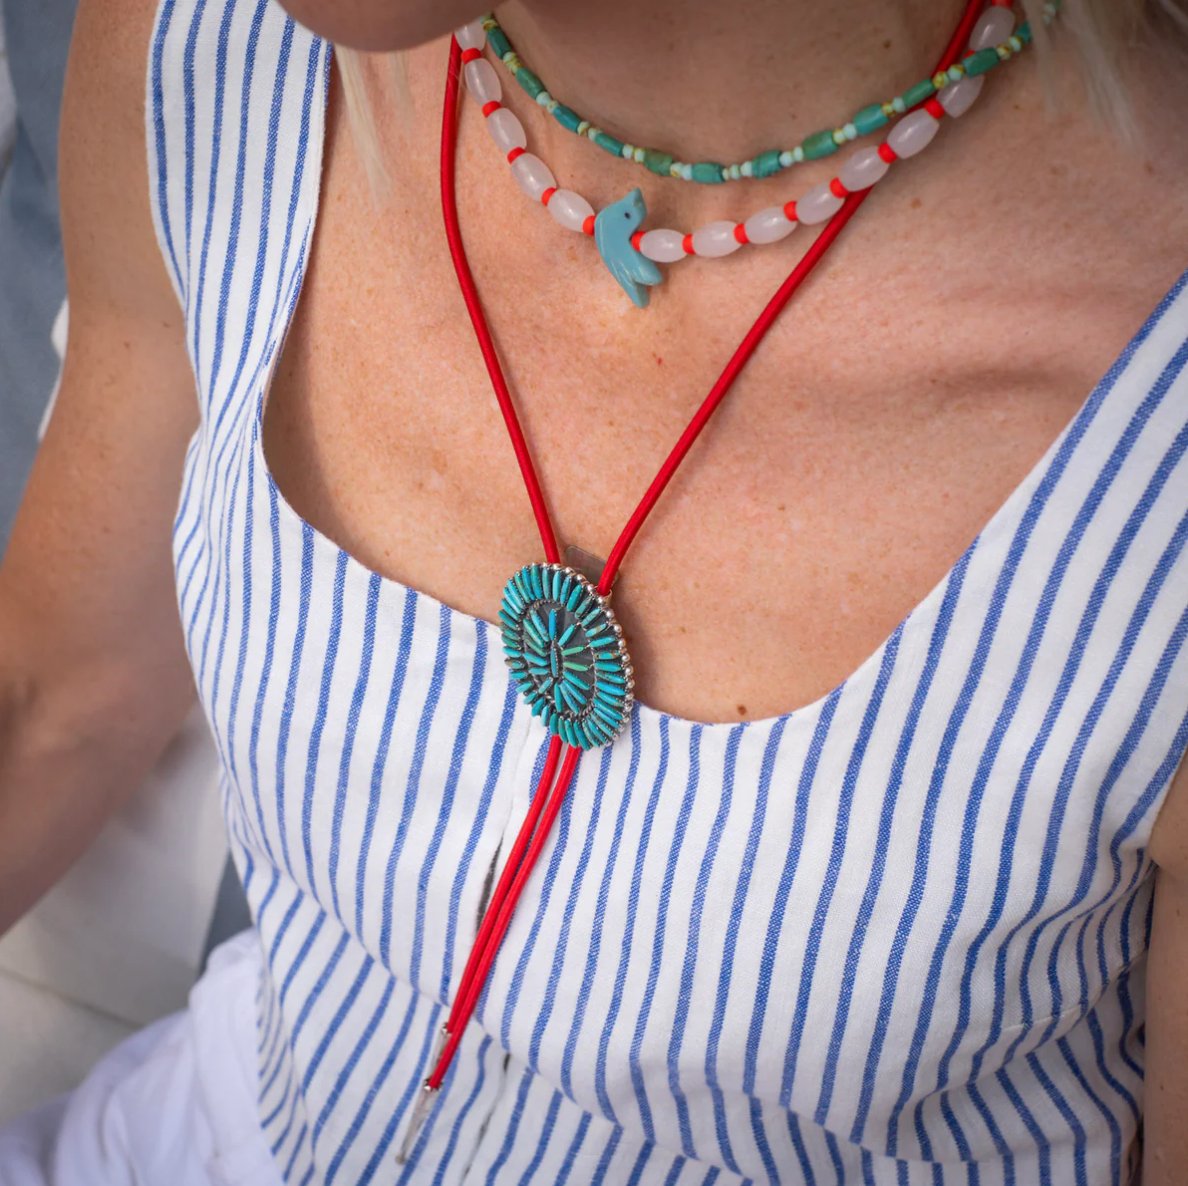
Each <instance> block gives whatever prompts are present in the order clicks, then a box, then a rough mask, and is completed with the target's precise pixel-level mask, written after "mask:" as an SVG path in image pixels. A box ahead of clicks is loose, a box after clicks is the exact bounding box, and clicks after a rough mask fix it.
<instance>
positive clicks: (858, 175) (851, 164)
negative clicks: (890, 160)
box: [838, 148, 891, 190]
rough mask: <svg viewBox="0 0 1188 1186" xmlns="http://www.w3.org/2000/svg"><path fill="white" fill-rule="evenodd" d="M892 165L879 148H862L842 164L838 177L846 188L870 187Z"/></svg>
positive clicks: (879, 179) (880, 178)
mask: <svg viewBox="0 0 1188 1186" xmlns="http://www.w3.org/2000/svg"><path fill="white" fill-rule="evenodd" d="M890 167H891V166H890V165H888V164H887V162H886V161H885V160H883V158H882V157H881V156H879V150H878V149H877V148H860V149H858V151H857V152H855V153H854V154H853V155H852V156H851V157H850V158H849V159H848V160H847V161H846V163H845V164H844V165H842V167H841V172H840V173H838V177H839V178H840V180H841V183H842V185H844V186H845V187H846V189H849V190H860V189H870V187H871V186H872V185H874V183H875V182H876V181H881V180H882V178H883V176H884V175H885V174H886V172H887V170H888V169H889V168H890Z"/></svg>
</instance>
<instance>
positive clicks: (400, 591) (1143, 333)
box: [249, 35, 1188, 733]
mask: <svg viewBox="0 0 1188 1186" xmlns="http://www.w3.org/2000/svg"><path fill="white" fill-rule="evenodd" d="M311 36H312V35H311ZM323 45H324V47H325V50H326V58H327V61H326V66H325V69H324V70H323V72H322V76H321V90H320V93H319V94H318V95H315V96H311V102H313V103H316V105H317V107H316V111H317V117H316V120H314V121H311V128H310V144H309V150H310V164H311V165H312V167H313V169H314V170H315V174H316V182H315V184H314V186H313V187H312V190H313V196H312V201H310V200H309V198H308V196H305V197H303V201H302V204H303V205H304V206H306V207H308V211H307V212H308V216H309V224H308V229H307V231H306V233H305V234H304V235H302V236H301V238H300V241H299V245H298V247H297V254H296V258H295V259H294V261H293V265H292V266H293V267H294V268H295V269H296V278H295V281H294V289H293V292H292V295H291V297H290V298H289V299H288V300H287V301H285V302H284V308H283V312H282V314H281V316H280V317H279V318H278V320H277V324H276V325H274V326H273V327H271V332H270V333H269V336H268V341H267V342H266V343H265V346H266V349H269V350H270V351H271V353H270V357H269V358H268V362H267V364H266V366H265V367H264V368H262V374H261V377H260V380H259V383H258V385H257V387H256V389H255V390H254V391H253V392H252V397H251V398H252V400H253V404H254V414H253V415H252V416H251V417H250V418H249V424H250V432H251V435H252V441H251V448H252V450H253V453H254V456H255V461H256V464H257V466H258V467H259V470H260V472H261V474H262V475H263V478H264V481H265V483H266V484H267V488H268V491H269V494H270V495H271V497H272V498H274V499H275V501H276V504H277V508H278V513H279V516H280V518H281V519H283V520H285V521H287V522H288V523H289V525H290V526H291V527H294V528H297V529H298V530H299V531H300V532H302V533H305V534H308V535H309V536H310V537H312V539H313V540H314V541H315V542H316V544H317V545H318V546H320V547H322V548H324V549H330V550H331V551H333V552H334V553H335V554H336V555H337V556H339V557H341V558H342V560H343V563H345V565H346V566H347V568H348V569H352V570H354V571H355V572H356V573H358V574H359V575H360V576H361V577H363V578H365V579H367V580H373V581H378V582H379V584H380V586H381V587H386V588H387V589H389V590H390V591H392V592H394V593H395V594H396V595H397V596H400V597H406V598H407V597H412V598H413V599H414V601H416V602H423V603H424V604H425V605H427V606H429V607H430V608H432V609H435V610H437V611H438V613H439V614H445V615H447V616H448V617H449V618H451V619H456V620H458V621H461V622H466V623H468V624H469V625H470V626H471V627H472V628H474V629H478V630H490V631H494V632H496V633H498V632H499V630H500V627H499V625H498V623H496V622H492V621H490V620H489V619H487V618H480V617H477V616H475V615H474V614H471V613H468V612H467V611H465V610H463V609H459V608H457V607H456V606H453V605H450V604H449V603H448V602H445V601H442V600H441V599H440V598H438V597H435V596H434V595H433V594H431V593H427V592H425V591H423V590H421V589H416V588H414V587H413V586H411V585H407V584H405V583H404V582H403V581H400V580H397V579H396V578H394V577H389V576H386V575H385V574H383V573H380V572H376V571H375V570H374V569H371V568H368V567H367V565H365V564H364V563H363V562H362V561H361V560H359V559H358V558H357V557H355V556H353V555H352V554H351V553H350V552H348V551H347V550H346V549H345V548H343V547H341V546H340V545H339V544H338V543H336V542H335V541H334V540H332V539H331V538H330V537H329V536H327V535H325V534H324V533H322V532H321V531H319V530H318V529H317V528H316V527H315V526H314V525H313V524H312V523H310V522H308V520H306V519H305V518H304V517H303V516H302V515H301V514H300V513H299V512H298V511H297V510H296V509H295V508H294V507H293V506H292V505H291V504H290V502H289V500H288V499H287V498H286V497H285V494H284V492H283V491H282V490H281V489H280V487H279V486H278V485H277V483H276V481H275V479H274V478H273V475H272V469H271V467H270V466H269V464H268V459H267V457H266V456H265V454H264V443H263V432H262V430H263V423H264V411H265V408H266V406H267V401H268V395H269V393H270V391H271V388H272V382H273V377H274V375H275V373H276V368H277V364H278V362H279V359H280V356H281V354H282V353H283V352H284V343H285V339H286V337H287V336H288V331H289V327H290V325H291V324H292V322H293V318H294V316H295V315H296V310H297V306H298V304H299V303H300V300H301V293H302V291H303V289H304V285H305V276H306V273H307V264H308V261H309V255H310V252H311V250H312V245H313V239H314V235H315V234H316V228H317V221H318V214H319V213H320V210H321V193H322V169H323V163H324V159H325V133H326V109H327V106H328V103H329V95H330V78H331V70H332V67H333V59H334V47H333V45H332V44H331V43H329V42H327V41H324V40H323ZM307 192H308V191H307ZM296 216H297V212H296V211H295V212H294V217H296ZM1186 284H1188V269H1186V270H1184V271H1183V272H1181V274H1180V275H1179V277H1178V278H1177V279H1176V280H1175V281H1174V282H1173V284H1172V286H1171V288H1170V289H1168V291H1167V292H1166V293H1165V294H1164V295H1163V297H1162V298H1161V299H1160V300H1159V301H1158V302H1157V303H1156V304H1155V306H1154V307H1153V308H1152V310H1151V312H1150V313H1148V314H1147V316H1146V317H1145V318H1144V319H1143V322H1142V324H1141V325H1140V326H1139V327H1138V329H1137V330H1135V332H1134V333H1133V334H1132V335H1131V336H1130V338H1129V339H1128V340H1127V341H1126V343H1125V344H1124V346H1123V347H1122V349H1121V350H1120V351H1119V353H1118V354H1117V355H1116V356H1115V357H1114V359H1113V361H1112V362H1111V363H1110V365H1109V367H1108V368H1107V369H1106V370H1105V372H1104V373H1103V374H1102V375H1101V377H1100V378H1099V379H1098V380H1097V381H1096V382H1095V383H1094V384H1093V385H1092V387H1091V388H1090V390H1089V392H1088V393H1087V394H1086V395H1085V397H1084V398H1083V399H1082V400H1081V401H1080V403H1079V404H1078V406H1077V408H1076V410H1075V411H1074V412H1073V414H1072V416H1071V417H1070V418H1069V420H1068V421H1067V422H1066V423H1065V425H1064V427H1063V428H1061V430H1060V432H1059V433H1058V434H1057V435H1056V437H1055V438H1054V439H1053V440H1052V441H1051V443H1050V444H1049V445H1048V447H1047V448H1046V449H1045V450H1044V452H1043V454H1042V455H1041V456H1040V458H1039V459H1038V460H1037V461H1036V462H1035V464H1034V465H1033V466H1032V467H1031V468H1030V469H1029V470H1028V471H1027V473H1026V474H1025V475H1024V476H1023V478H1022V479H1021V480H1020V481H1019V482H1018V483H1017V484H1016V485H1015V486H1014V487H1013V488H1012V490H1011V491H1010V493H1009V494H1007V496H1006V497H1005V499H1004V500H1003V501H1002V502H1001V503H1000V504H999V505H998V507H997V508H996V509H995V510H994V511H993V513H992V514H991V515H990V516H989V518H987V519H986V521H985V522H984V523H983V525H982V527H981V528H980V530H979V531H978V532H977V533H976V534H975V535H974V537H973V539H972V540H970V542H969V543H968V544H967V545H966V546H965V548H963V549H962V551H961V553H960V554H959V555H958V556H957V558H956V559H955V560H954V561H953V562H952V563H951V564H950V565H949V566H948V567H947V568H946V569H945V571H944V573H943V574H942V575H941V577H940V579H939V580H937V581H936V582H935V583H934V584H933V585H932V587H931V588H930V589H929V590H928V592H927V593H925V594H924V596H923V597H922V598H921V599H920V600H919V601H917V602H916V603H915V604H914V605H913V606H912V607H911V608H910V609H909V610H908V611H907V613H905V614H904V615H903V617H902V618H900V620H899V621H898V622H897V623H896V625H895V626H894V628H893V629H892V630H891V631H890V632H889V633H888V634H887V635H886V636H885V637H884V638H883V640H882V641H881V642H880V643H879V644H878V646H877V647H876V648H875V649H874V650H873V651H872V652H871V653H870V654H869V655H867V656H866V658H865V659H863V660H862V661H861V662H860V663H859V664H858V666H857V667H855V668H854V669H853V671H851V672H850V673H849V674H848V675H846V676H845V677H844V678H843V679H842V680H841V681H840V682H839V683H837V684H835V685H834V686H833V687H831V688H830V689H829V690H828V691H826V692H824V693H822V694H821V695H820V696H817V697H816V698H815V699H813V700H811V701H809V702H807V703H806V704H803V705H800V706H798V707H796V708H791V709H788V710H786V711H784V712H781V713H776V714H774V715H772V716H767V717H748V718H745V719H744V720H741V721H701V720H697V719H696V718H693V717H685V716H681V715H679V714H677V713H670V712H665V711H664V710H663V709H660V708H654V707H653V706H651V705H649V704H647V703H645V702H644V701H642V700H640V699H639V698H638V697H635V698H634V699H633V701H632V704H633V708H634V709H638V711H639V713H640V715H641V716H642V717H644V718H650V719H651V720H653V721H654V722H657V723H659V722H661V721H664V722H667V723H668V724H669V725H670V726H674V725H675V726H679V727H682V728H685V729H697V730H698V731H705V730H710V731H718V732H723V733H725V732H726V731H728V730H733V729H739V728H744V729H757V730H765V729H774V728H776V727H781V726H784V725H786V724H787V723H788V722H791V721H793V720H797V721H803V720H812V719H813V718H815V717H817V716H818V715H819V714H820V713H821V712H822V711H823V709H824V707H825V705H826V704H827V703H829V702H830V701H833V700H835V699H836V698H838V697H839V696H840V695H841V694H842V692H843V690H844V689H845V688H847V687H849V686H850V685H852V684H857V683H860V682H861V681H862V680H863V679H865V678H867V677H868V676H869V674H870V673H871V672H872V671H874V670H876V669H877V668H878V667H880V666H881V665H882V663H883V661H884V658H885V656H886V653H887V649H888V647H890V646H891V644H892V642H893V641H894V640H895V639H896V638H898V639H899V640H900V642H902V640H903V638H904V637H905V636H906V634H907V632H908V630H909V628H910V627H912V626H914V625H915V624H916V623H917V622H919V621H921V620H922V619H923V620H927V619H929V618H930V617H932V616H933V615H932V611H933V609H934V608H935V607H936V606H937V605H938V604H939V602H940V601H941V600H942V599H943V597H944V595H945V592H946V590H947V589H948V587H949V584H950V583H951V581H952V580H953V577H954V575H955V574H956V573H957V572H958V571H959V570H960V569H962V568H963V567H968V566H970V565H971V562H972V560H973V557H974V554H975V553H976V552H977V550H978V549H979V547H982V546H983V545H984V544H986V543H987V542H989V541H991V540H993V539H995V538H997V537H998V536H999V535H1000V534H1002V533H1003V532H1004V531H1006V530H1008V528H1009V527H1010V525H1011V523H1012V522H1017V515H1016V512H1017V510H1018V509H1019V507H1020V505H1021V504H1022V503H1024V502H1025V501H1026V500H1027V499H1029V498H1030V497H1031V495H1032V493H1033V492H1034V490H1035V489H1037V488H1038V487H1039V486H1040V484H1041V483H1042V482H1043V480H1044V477H1045V476H1046V474H1047V473H1048V471H1049V470H1050V468H1051V466H1052V464H1053V462H1054V461H1055V459H1056V457H1057V456H1058V454H1059V453H1060V450H1061V449H1062V448H1063V446H1064V443H1065V441H1066V440H1067V439H1068V437H1069V436H1070V435H1072V434H1073V433H1077V432H1079V431H1080V430H1081V428H1082V426H1084V425H1087V423H1088V422H1089V421H1091V420H1092V419H1093V417H1094V416H1095V415H1096V414H1097V412H1098V411H1099V410H1100V408H1101V406H1102V404H1103V403H1104V402H1105V399H1106V398H1107V396H1108V395H1109V394H1111V393H1112V392H1114V391H1116V390H1117V387H1118V384H1117V382H1116V381H1117V380H1118V379H1119V378H1121V374H1122V371H1123V370H1124V369H1125V366H1126V364H1127V363H1128V362H1129V361H1130V359H1131V358H1132V357H1133V355H1134V353H1135V351H1136V350H1137V348H1138V347H1139V345H1141V344H1142V342H1143V341H1144V340H1145V338H1146V337H1147V335H1148V333H1149V331H1150V329H1151V328H1152V327H1153V325H1154V323H1155V322H1156V321H1157V320H1158V319H1159V317H1160V316H1161V315H1162V313H1163V311H1164V310H1165V309H1166V308H1167V306H1168V305H1169V304H1171V303H1172V302H1173V301H1174V300H1175V299H1176V298H1177V297H1178V296H1179V295H1180V293H1181V291H1182V290H1183V289H1184V287H1185V285H1186ZM525 563H528V561H525ZM966 583H967V584H968V579H967V582H966Z"/></svg>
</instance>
